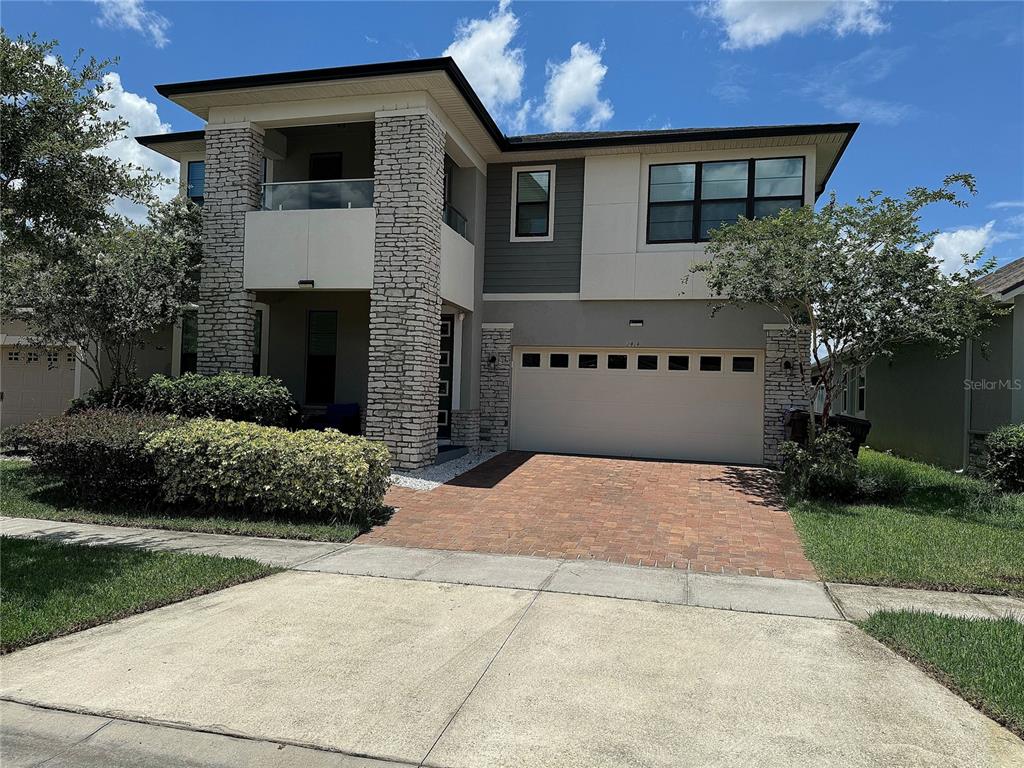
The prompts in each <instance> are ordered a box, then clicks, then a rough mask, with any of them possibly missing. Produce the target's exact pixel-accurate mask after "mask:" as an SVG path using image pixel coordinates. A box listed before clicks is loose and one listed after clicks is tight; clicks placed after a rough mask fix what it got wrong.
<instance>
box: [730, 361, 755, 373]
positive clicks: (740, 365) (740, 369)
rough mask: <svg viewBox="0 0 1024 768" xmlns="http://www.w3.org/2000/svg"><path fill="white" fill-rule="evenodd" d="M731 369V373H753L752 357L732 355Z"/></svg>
mask: <svg viewBox="0 0 1024 768" xmlns="http://www.w3.org/2000/svg"><path fill="white" fill-rule="evenodd" d="M732 371H733V373H753V372H754V358H752V357H734V358H733V359H732Z"/></svg>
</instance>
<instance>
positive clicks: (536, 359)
mask: <svg viewBox="0 0 1024 768" xmlns="http://www.w3.org/2000/svg"><path fill="white" fill-rule="evenodd" d="M523 368H540V352H524V353H523Z"/></svg>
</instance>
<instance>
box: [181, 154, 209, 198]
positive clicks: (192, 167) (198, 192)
mask: <svg viewBox="0 0 1024 768" xmlns="http://www.w3.org/2000/svg"><path fill="white" fill-rule="evenodd" d="M205 190H206V161H204V160H193V161H192V162H190V163H189V164H188V183H187V189H186V190H185V193H186V195H187V196H188V199H189V200H191V201H192V202H193V203H195V204H196V205H202V204H203V193H204V192H205Z"/></svg>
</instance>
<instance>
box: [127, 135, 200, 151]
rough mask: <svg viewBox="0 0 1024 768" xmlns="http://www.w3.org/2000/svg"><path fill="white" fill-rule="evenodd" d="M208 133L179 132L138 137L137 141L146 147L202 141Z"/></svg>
mask: <svg viewBox="0 0 1024 768" xmlns="http://www.w3.org/2000/svg"><path fill="white" fill-rule="evenodd" d="M205 137H206V131H177V132H175V133H154V134H151V135H149V136H136V137H135V140H136V141H137V142H139V144H141V145H142V146H144V147H151V146H153V145H154V144H171V143H173V142H176V141H202V140H203V139H204V138H205Z"/></svg>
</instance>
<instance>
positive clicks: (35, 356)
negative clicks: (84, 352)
mask: <svg viewBox="0 0 1024 768" xmlns="http://www.w3.org/2000/svg"><path fill="white" fill-rule="evenodd" d="M59 361H60V353H58V352H47V353H46V362H48V363H56V362H59ZM67 361H68V362H69V363H73V362H75V353H74V352H68V353H67ZM7 362H8V363H18V362H21V350H20V349H11V350H8V352H7ZM25 362H26V363H38V362H39V353H38V352H34V351H29V352H26V353H25Z"/></svg>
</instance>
